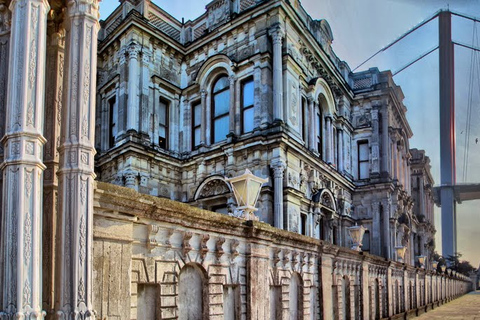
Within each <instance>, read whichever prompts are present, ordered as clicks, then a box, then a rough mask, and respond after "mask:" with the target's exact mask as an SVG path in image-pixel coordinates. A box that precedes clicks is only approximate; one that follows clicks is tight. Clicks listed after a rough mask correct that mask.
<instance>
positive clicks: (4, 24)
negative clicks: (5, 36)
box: [0, 0, 12, 33]
mask: <svg viewBox="0 0 480 320" xmlns="http://www.w3.org/2000/svg"><path fill="white" fill-rule="evenodd" d="M11 24H12V16H11V14H10V10H9V9H8V7H7V6H6V1H5V0H1V1H0V33H2V32H8V31H10V28H11Z"/></svg>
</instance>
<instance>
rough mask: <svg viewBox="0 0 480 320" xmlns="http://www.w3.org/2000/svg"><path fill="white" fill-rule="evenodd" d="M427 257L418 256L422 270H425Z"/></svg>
mask: <svg viewBox="0 0 480 320" xmlns="http://www.w3.org/2000/svg"><path fill="white" fill-rule="evenodd" d="M425 258H426V257H425V256H417V259H418V263H419V264H420V268H425Z"/></svg>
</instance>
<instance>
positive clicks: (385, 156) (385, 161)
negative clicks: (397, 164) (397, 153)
mask: <svg viewBox="0 0 480 320" xmlns="http://www.w3.org/2000/svg"><path fill="white" fill-rule="evenodd" d="M388 132H389V129H388V104H386V105H385V107H384V111H383V113H382V171H383V172H389V171H390V168H389V163H390V159H389V158H390V152H389V147H388Z"/></svg>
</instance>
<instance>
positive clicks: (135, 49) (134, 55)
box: [126, 42, 141, 59]
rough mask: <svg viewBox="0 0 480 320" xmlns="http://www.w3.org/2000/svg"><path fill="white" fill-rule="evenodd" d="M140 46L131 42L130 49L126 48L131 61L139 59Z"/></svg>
mask: <svg viewBox="0 0 480 320" xmlns="http://www.w3.org/2000/svg"><path fill="white" fill-rule="evenodd" d="M140 49H141V47H140V45H139V44H138V43H136V42H131V43H130V44H129V45H128V47H127V48H126V51H127V52H128V57H129V58H130V59H138V53H139V52H140Z"/></svg>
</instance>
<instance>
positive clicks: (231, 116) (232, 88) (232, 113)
mask: <svg viewBox="0 0 480 320" xmlns="http://www.w3.org/2000/svg"><path fill="white" fill-rule="evenodd" d="M228 80H229V82H230V108H229V115H228V120H229V123H228V126H229V133H230V134H235V132H236V130H235V123H236V121H235V114H236V107H235V106H236V104H235V83H236V79H235V76H234V75H230V76H229V77H228Z"/></svg>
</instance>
